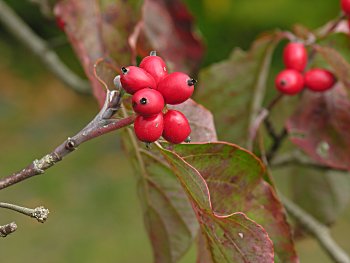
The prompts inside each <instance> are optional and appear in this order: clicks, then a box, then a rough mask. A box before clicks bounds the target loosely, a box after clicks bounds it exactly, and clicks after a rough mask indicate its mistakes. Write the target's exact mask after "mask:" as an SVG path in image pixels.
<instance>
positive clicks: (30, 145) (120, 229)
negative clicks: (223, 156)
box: [0, 0, 350, 263]
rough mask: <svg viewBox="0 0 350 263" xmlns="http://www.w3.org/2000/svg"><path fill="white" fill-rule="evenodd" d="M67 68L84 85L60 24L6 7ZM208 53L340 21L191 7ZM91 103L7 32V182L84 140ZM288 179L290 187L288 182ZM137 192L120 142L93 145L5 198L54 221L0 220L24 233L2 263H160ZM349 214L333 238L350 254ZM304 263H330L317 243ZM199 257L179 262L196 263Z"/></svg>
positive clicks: (266, 4) (272, 1)
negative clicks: (272, 33)
mask: <svg viewBox="0 0 350 263" xmlns="http://www.w3.org/2000/svg"><path fill="white" fill-rule="evenodd" d="M7 2H8V3H9V4H10V5H11V6H12V7H13V8H14V9H15V10H16V12H17V13H18V14H20V16H21V17H22V18H23V19H25V21H26V22H27V23H28V24H29V25H30V26H31V27H32V28H33V29H34V30H35V31H36V32H37V33H38V34H39V35H40V36H42V37H43V38H45V39H47V40H48V41H49V43H50V44H51V45H52V46H53V47H54V49H55V50H56V51H57V52H58V53H59V54H60V56H61V57H62V59H63V60H64V61H65V62H66V63H67V64H68V65H69V66H70V67H72V68H73V69H74V70H75V71H76V72H77V73H78V74H80V75H82V74H83V73H82V70H81V68H80V66H79V63H78V62H77V60H76V59H75V57H74V56H72V51H71V49H70V46H69V45H68V43H67V41H66V39H65V36H64V34H63V33H62V32H60V31H59V30H58V29H57V27H56V26H55V22H54V21H51V20H49V19H47V18H45V17H43V16H42V15H41V13H40V11H39V9H38V7H37V6H36V5H33V4H31V3H30V1H14V0H12V1H11V0H9V1H7ZM185 2H186V3H187V4H188V6H189V8H190V10H191V11H192V12H193V14H194V16H195V17H196V21H197V24H198V27H199V30H200V32H201V34H202V35H203V38H204V39H205V42H206V46H207V54H206V57H205V60H204V62H203V65H204V66H205V65H209V64H211V63H214V62H217V61H220V60H222V59H225V58H226V57H227V56H228V54H229V53H230V51H231V50H232V48H233V47H235V46H240V47H243V48H244V49H247V48H248V47H249V46H250V43H251V42H252V40H253V39H254V38H255V37H256V36H257V35H258V34H260V33H261V32H263V31H266V30H271V29H275V28H280V29H290V28H291V27H292V25H293V24H295V23H301V24H304V25H305V26H307V27H309V28H316V27H318V26H321V25H322V24H324V23H325V22H327V21H328V20H329V19H332V18H334V17H335V16H337V15H338V13H339V6H338V1H335V0H323V1H315V0H313V1H310V0H265V1H261V0H216V1H212V0H200V1H199V0H186V1H185ZM97 109H98V107H97V104H96V102H95V100H94V99H93V98H92V97H89V96H83V95H78V94H76V93H74V92H73V91H71V90H70V89H69V88H67V87H65V86H64V85H63V84H62V83H61V82H60V81H59V80H57V79H55V77H54V76H53V75H52V74H51V73H50V72H48V71H47V70H46V69H45V67H44V66H43V65H42V64H41V62H40V61H39V60H38V59H37V58H36V57H35V56H33V55H32V54H31V53H30V52H28V50H27V49H26V48H25V47H23V46H22V45H21V44H19V43H18V42H17V41H16V40H15V39H14V38H13V37H12V36H11V35H10V34H9V33H7V32H6V31H5V29H4V28H3V27H2V25H0V142H1V144H0V145H1V151H0V174H1V176H4V175H7V174H10V173H11V172H13V171H15V170H18V169H20V168H22V167H24V166H25V165H26V164H28V163H29V162H31V161H32V160H33V159H35V158H40V157H41V156H42V155H44V154H46V153H47V152H48V151H51V150H52V149H53V148H54V147H55V146H57V145H58V144H60V143H61V142H62V141H63V140H65V139H66V138H67V137H68V136H70V135H73V134H74V133H75V132H77V131H78V130H80V129H81V128H82V127H83V126H84V125H85V124H86V123H87V122H88V121H89V120H90V119H91V118H92V117H93V116H94V114H95V113H96V112H97ZM282 179H283V178H282ZM135 188H136V182H135V177H134V175H133V170H132V167H131V164H130V162H129V161H128V159H127V158H126V157H125V156H124V154H123V152H122V150H121V147H120V143H119V139H118V133H113V134H109V135H106V136H103V137H101V138H98V139H96V140H93V141H91V142H88V143H86V144H84V145H83V146H81V147H80V148H79V149H78V150H77V151H76V152H74V153H73V154H71V155H70V156H68V157H67V158H66V159H65V160H64V161H63V162H61V163H60V164H58V165H56V166H55V167H53V168H51V169H50V170H48V171H47V172H46V173H45V174H44V175H41V176H37V177H35V178H32V179H30V180H27V181H25V182H22V183H20V184H18V185H16V186H13V187H10V188H7V189H5V190H2V191H1V192H0V200H1V201H4V202H12V203H16V204H21V205H25V206H28V207H35V206H38V205H44V206H46V207H48V208H49V209H50V211H51V214H50V217H49V220H48V222H46V223H45V224H43V225H42V224H39V223H36V222H34V220H32V219H29V218H27V217H24V216H22V215H19V214H15V213H13V212H11V211H6V210H0V224H5V223H8V222H11V221H16V222H17V224H18V226H19V229H18V231H17V232H16V233H15V234H13V235H11V236H9V237H7V238H6V239H1V240H0V255H1V262H11V263H20V262H36V263H47V262H52V263H58V262H87V263H89V262H107V263H108V262H152V253H151V247H150V245H149V243H148V239H147V236H146V233H145V230H144V227H143V222H142V217H141V209H140V205H139V202H138V199H137V193H136V189H135ZM349 210H350V209H348V210H347V212H345V213H344V214H343V215H342V217H341V218H340V219H339V221H338V223H337V224H336V225H335V226H334V227H332V234H333V235H334V237H335V239H336V240H337V241H338V242H339V244H340V245H341V246H342V247H343V248H344V249H346V250H347V251H348V252H349V253H350V242H349V238H348V237H349V233H350V211H349ZM297 248H298V252H299V253H300V257H301V262H325V263H327V262H331V261H329V260H328V258H327V257H326V255H325V254H324V252H322V251H321V250H320V249H319V247H318V245H317V243H316V242H315V241H313V240H312V239H310V238H306V239H304V240H303V241H301V242H298V245H297ZM194 258H195V251H194V249H191V251H190V252H189V253H188V255H186V257H185V258H184V259H183V260H182V261H181V262H182V263H190V262H191V263H192V262H195V260H194Z"/></svg>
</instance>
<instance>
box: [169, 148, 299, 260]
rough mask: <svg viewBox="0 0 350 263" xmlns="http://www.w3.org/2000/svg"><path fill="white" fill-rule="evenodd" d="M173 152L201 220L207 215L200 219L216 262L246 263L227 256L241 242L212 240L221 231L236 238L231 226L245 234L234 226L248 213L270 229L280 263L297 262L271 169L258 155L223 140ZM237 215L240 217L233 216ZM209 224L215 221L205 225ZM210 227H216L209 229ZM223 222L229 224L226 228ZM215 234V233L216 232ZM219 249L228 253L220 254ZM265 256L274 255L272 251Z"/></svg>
mask: <svg viewBox="0 0 350 263" xmlns="http://www.w3.org/2000/svg"><path fill="white" fill-rule="evenodd" d="M169 149H170V150H172V151H174V153H173V152H171V151H163V154H165V155H166V158H167V160H168V161H169V163H170V164H171V165H172V167H173V169H175V172H176V173H177V175H178V177H179V179H180V181H181V183H182V185H183V186H184V188H185V189H186V191H187V193H188V194H189V196H190V198H191V200H192V202H193V203H194V206H195V207H196V208H195V209H197V210H198V209H199V211H196V214H197V217H198V216H199V215H200V216H202V215H203V214H205V217H204V219H203V218H201V217H199V222H200V223H201V227H202V231H203V233H204V234H206V237H207V242H209V245H210V244H211V255H212V257H213V259H214V262H241V261H240V260H243V259H242V258H240V257H239V255H231V254H230V255H229V259H230V260H232V259H233V258H234V260H233V261H227V260H228V259H224V258H225V255H226V256H227V254H226V252H225V251H226V249H232V247H230V246H231V245H232V244H235V242H236V241H237V240H233V241H232V240H230V238H228V240H225V242H224V241H223V240H221V241H220V242H221V243H220V242H219V243H218V240H215V239H213V238H212V236H213V235H214V236H215V235H216V234H217V231H219V230H218V229H221V230H220V231H224V233H225V231H228V233H227V235H229V236H230V235H231V234H232V232H231V231H234V230H232V229H231V227H238V231H243V230H242V227H243V226H242V225H240V226H239V224H238V225H237V224H236V223H233V222H229V221H230V220H233V221H235V220H238V219H237V217H239V218H240V219H239V220H241V219H242V217H240V216H238V215H237V213H244V214H245V215H246V216H247V217H248V218H249V219H251V220H254V221H253V222H256V223H258V224H259V225H261V226H262V227H264V229H265V230H266V231H267V233H268V234H269V236H270V238H271V239H272V240H273V242H274V247H275V253H276V255H275V256H276V258H275V262H297V260H298V259H297V256H296V253H295V250H294V244H293V241H292V237H291V234H290V227H289V225H288V223H287V222H286V219H285V213H284V209H283V206H282V205H281V203H280V202H279V200H278V199H277V197H276V195H275V193H274V191H273V189H272V187H271V186H270V185H269V184H268V183H266V182H265V181H264V180H263V175H264V172H265V171H264V168H263V166H262V164H261V162H260V161H259V160H258V159H257V158H256V157H254V156H253V155H252V154H251V153H249V152H247V151H246V150H244V149H242V148H240V147H238V146H236V145H232V144H227V143H219V142H218V143H205V144H181V145H175V146H172V147H170V148H169ZM175 153H176V154H175ZM206 189H207V191H206ZM233 213H234V215H235V216H234V217H232V218H230V216H233ZM208 217H209V218H210V220H209V219H208ZM223 218H226V219H228V218H230V220H227V221H225V223H222V221H221V220H222V219H223ZM205 220H208V221H209V222H210V223H205V222H206V221H205ZM242 220H243V219H242ZM205 224H209V225H211V227H209V228H208V226H207V225H205ZM222 224H228V225H227V226H225V227H224V229H223V225H222ZM217 225H219V226H217ZM248 225H249V227H253V226H252V225H250V224H248ZM254 229H255V230H254V231H257V232H256V233H255V234H256V235H257V236H258V237H257V238H258V239H259V242H262V243H261V244H260V245H266V243H264V237H263V234H262V232H260V231H258V230H257V229H256V228H254ZM251 230H252V229H251ZM208 231H209V232H208ZM210 231H214V233H215V234H214V233H212V232H210ZM235 231H236V230H235ZM252 231H253V230H252ZM237 233H238V236H240V235H239V233H245V232H235V234H237ZM230 237H231V236H230ZM241 241H242V240H241ZM215 242H216V243H215ZM243 242H248V243H249V242H251V240H249V239H246V240H243ZM244 245H246V244H244ZM242 249H243V250H242V251H243V252H242V254H243V255H245V253H247V254H249V253H250V250H249V249H250V248H249V245H248V247H245V246H244V248H242ZM266 249H267V248H266ZM218 250H221V251H223V252H222V253H221V254H220V253H219V252H217V251H218ZM217 253H219V254H218V255H217ZM236 253H237V251H236ZM264 253H267V254H268V252H267V250H265V251H264ZM220 255H221V256H220ZM236 257H238V258H236ZM243 258H244V257H243ZM220 260H224V261H220ZM225 260H226V261H225ZM235 260H237V261H235ZM259 260H261V259H260V258H259V259H258V258H257V259H256V261H249V262H263V261H259ZM209 262H210V261H209ZM243 262H244V261H243Z"/></svg>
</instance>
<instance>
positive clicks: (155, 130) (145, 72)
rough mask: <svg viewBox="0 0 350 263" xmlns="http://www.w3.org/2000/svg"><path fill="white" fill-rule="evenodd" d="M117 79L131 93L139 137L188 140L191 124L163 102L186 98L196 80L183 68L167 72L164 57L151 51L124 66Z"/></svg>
mask: <svg viewBox="0 0 350 263" xmlns="http://www.w3.org/2000/svg"><path fill="white" fill-rule="evenodd" d="M120 82H121V84H122V87H123V88H124V90H125V91H126V92H127V93H129V94H131V95H132V107H133V109H134V111H135V113H136V114H137V117H136V119H135V122H134V131H135V134H136V137H137V138H138V139H139V140H140V141H143V142H146V143H151V142H154V141H156V140H158V139H159V138H160V137H161V136H163V138H164V139H165V140H167V141H168V142H171V143H181V142H183V141H189V135H190V133H191V127H190V125H189V123H188V120H187V118H186V117H185V115H183V114H182V113H181V112H180V111H177V110H168V109H167V108H166V107H165V106H166V104H170V105H176V104H180V103H182V102H185V101H186V100H187V99H189V98H190V97H191V95H192V93H193V91H194V84H195V83H196V80H194V79H192V78H190V77H189V76H188V75H186V74H185V73H182V72H173V73H170V74H168V72H167V68H166V64H165V62H164V60H163V59H162V58H161V57H159V56H157V55H156V53H155V52H154V51H152V52H151V54H150V55H149V56H147V57H145V58H144V59H143V60H142V61H141V63H140V65H139V67H136V66H129V67H123V68H122V74H121V76H120Z"/></svg>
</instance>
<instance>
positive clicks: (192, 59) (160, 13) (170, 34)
mask: <svg viewBox="0 0 350 263" xmlns="http://www.w3.org/2000/svg"><path fill="white" fill-rule="evenodd" d="M142 11H143V12H142V15H143V20H142V22H140V23H139V25H138V26H139V27H140V28H138V29H137V30H135V32H134V34H133V35H132V36H131V39H130V41H131V43H133V45H134V46H135V48H136V49H137V50H138V52H139V54H140V55H141V56H145V55H146V54H148V53H149V52H150V51H151V49H150V47H151V48H152V49H153V50H157V52H158V53H159V54H160V55H161V56H162V57H163V58H164V59H165V60H166V61H167V64H168V66H169V68H170V69H171V71H185V72H188V73H190V74H193V73H194V72H195V71H196V70H197V69H198V67H199V62H200V61H201V58H202V56H203V51H204V48H203V44H202V43H201V41H200V40H199V38H198V36H196V34H195V33H194V30H193V17H192V15H191V14H190V13H189V11H188V10H187V8H186V6H185V5H184V4H183V3H182V2H181V1H180V0H173V1H167V0H145V1H144V6H143V9H142Z"/></svg>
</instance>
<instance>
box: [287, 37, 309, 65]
mask: <svg viewBox="0 0 350 263" xmlns="http://www.w3.org/2000/svg"><path fill="white" fill-rule="evenodd" d="M283 62H284V65H285V66H286V68H288V69H295V70H298V71H303V70H304V69H305V67H306V64H307V51H306V49H305V47H304V45H303V44H302V43H298V42H291V43H288V44H287V45H286V46H285V48H284V50H283Z"/></svg>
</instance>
